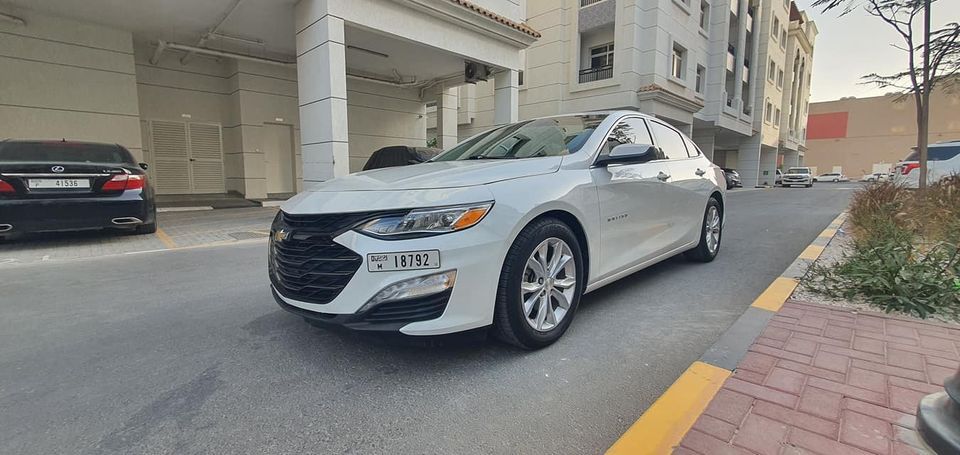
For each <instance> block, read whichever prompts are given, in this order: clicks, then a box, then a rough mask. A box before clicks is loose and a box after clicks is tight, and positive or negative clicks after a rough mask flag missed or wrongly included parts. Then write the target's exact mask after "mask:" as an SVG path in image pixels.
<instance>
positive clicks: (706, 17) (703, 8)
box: [700, 0, 710, 30]
mask: <svg viewBox="0 0 960 455" xmlns="http://www.w3.org/2000/svg"><path fill="white" fill-rule="evenodd" d="M709 25H710V4H709V3H707V1H706V0H700V29H701V30H707V27H708V26H709Z"/></svg>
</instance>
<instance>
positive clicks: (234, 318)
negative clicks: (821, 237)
mask: <svg viewBox="0 0 960 455" xmlns="http://www.w3.org/2000/svg"><path fill="white" fill-rule="evenodd" d="M854 186H855V185H852V184H850V185H842V184H841V185H830V184H821V185H817V186H816V187H814V188H812V189H801V188H796V189H772V190H747V191H740V192H736V193H734V194H731V195H730V197H729V201H728V203H727V207H728V211H729V213H728V221H727V226H726V228H725V232H724V238H723V245H722V250H721V254H720V256H719V258H718V259H717V260H716V261H714V262H713V263H710V264H693V263H689V262H686V261H684V260H683V259H680V258H675V259H672V260H669V261H666V262H664V263H661V264H659V265H657V266H654V267H652V268H650V269H648V270H645V271H641V272H639V273H636V274H634V275H632V276H630V277H627V278H625V279H623V280H621V281H619V282H617V283H615V284H612V285H610V286H607V287H605V288H602V289H600V290H598V291H596V292H594V293H592V294H589V295H588V296H586V297H585V298H584V300H583V303H582V306H581V308H580V312H579V313H578V315H577V319H576V320H575V321H574V324H573V326H572V327H571V328H570V330H569V331H568V332H567V334H566V336H565V337H564V338H563V339H561V340H560V341H559V342H558V343H557V344H555V345H553V346H551V347H549V348H547V349H544V350H541V351H537V352H521V351H518V350H516V349H513V348H511V347H508V346H505V345H503V344H499V343H494V342H463V343H448V344H446V345H443V346H439V347H436V346H416V345H414V346H411V345H396V344H395V343H393V342H388V341H384V340H379V339H370V338H368V337H362V336H357V335H353V334H348V333H341V332H337V331H328V330H321V329H316V328H313V327H311V326H309V325H307V324H305V323H304V322H303V321H302V320H301V319H300V318H298V317H295V316H293V315H291V314H288V313H286V312H284V311H282V310H280V309H279V308H278V307H277V305H276V304H275V303H274V302H273V299H272V298H271V296H270V293H269V290H268V285H267V284H268V281H267V277H266V272H265V248H264V246H263V245H262V244H255V245H250V244H247V245H235V246H226V247H213V248H202V249H188V250H180V251H168V252H157V253H148V254H141V255H133V256H114V257H108V258H99V259H89V260H75V261H66V262H53V263H36V264H25V265H17V266H9V267H4V268H0V314H2V318H0V453H3V454H20V453H31V454H50V453H124V454H128V453H150V454H160V453H178V454H180V453H298V454H302V453H323V454H327V453H330V454H335V453H363V454H367V453H389V454H406V453H410V454H422V453H450V454H471V453H509V454H516V453H565V454H566V453H569V454H586V453H598V452H602V451H603V450H604V449H606V448H607V447H608V446H609V445H610V444H612V443H613V442H614V441H615V440H616V439H617V438H618V437H619V436H620V435H621V434H622V433H623V431H625V430H626V428H627V427H629V426H630V425H631V424H632V423H633V422H634V421H635V420H636V419H637V417H638V416H639V415H640V414H641V413H642V412H643V410H644V409H646V408H647V407H648V406H649V405H650V404H651V403H652V402H653V401H654V400H655V399H656V397H657V396H659V394H660V393H662V392H663V391H664V390H665V389H666V388H667V387H668V386H669V385H670V384H671V383H672V382H673V380H674V379H675V378H676V377H677V376H679V375H680V373H681V372H682V371H683V370H684V369H685V368H686V367H687V366H688V365H689V364H690V363H691V362H692V361H694V360H696V359H697V358H698V357H699V356H700V354H701V353H703V351H704V350H706V349H707V348H708V347H709V346H710V345H711V344H712V343H713V341H714V340H716V338H717V337H718V336H719V335H720V334H721V333H722V332H723V331H724V330H725V329H726V328H727V327H728V326H729V325H730V324H731V323H732V322H733V321H734V320H735V319H736V318H737V316H738V315H739V314H740V313H741V312H743V310H744V309H745V308H746V307H747V306H748V305H749V304H750V303H751V302H752V300H753V299H754V298H755V297H756V296H757V295H759V294H760V292H761V291H762V290H763V289H764V288H765V287H766V286H767V285H768V284H769V283H770V282H771V281H772V280H773V279H774V278H775V277H776V276H777V275H778V274H779V273H780V272H782V271H783V270H784V269H785V268H786V267H787V266H788V265H789V264H790V262H791V261H792V260H793V259H794V258H795V257H796V256H797V255H798V254H799V253H800V252H801V251H802V250H803V248H804V247H805V246H806V245H807V244H808V243H809V242H810V241H812V240H813V239H814V238H815V237H816V236H817V234H818V233H819V232H820V231H821V230H822V229H823V228H824V227H825V226H826V225H827V224H829V222H830V221H831V220H832V219H833V218H834V217H835V216H836V215H837V214H838V213H839V212H841V211H842V210H843V208H844V207H845V206H846V204H847V201H848V199H849V196H850V194H851V191H850V190H849V189H843V188H852V187H854Z"/></svg>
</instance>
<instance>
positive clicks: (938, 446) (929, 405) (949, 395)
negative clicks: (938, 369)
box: [917, 368, 960, 455]
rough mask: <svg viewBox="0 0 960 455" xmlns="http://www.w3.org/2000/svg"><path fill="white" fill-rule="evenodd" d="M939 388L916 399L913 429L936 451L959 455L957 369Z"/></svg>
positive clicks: (959, 385) (959, 374) (959, 379)
mask: <svg viewBox="0 0 960 455" xmlns="http://www.w3.org/2000/svg"><path fill="white" fill-rule="evenodd" d="M943 388H944V391H943V392H937V393H934V394H930V395H927V396H925V397H923V399H921V400H920V405H919V406H918V407H917V431H919V432H920V436H922V437H923V440H924V441H925V442H926V443H927V445H928V446H930V448H931V449H933V451H934V452H936V453H937V454H939V455H947V454H960V368H958V369H957V372H956V374H954V375H953V376H950V377H949V378H947V379H944V380H943Z"/></svg>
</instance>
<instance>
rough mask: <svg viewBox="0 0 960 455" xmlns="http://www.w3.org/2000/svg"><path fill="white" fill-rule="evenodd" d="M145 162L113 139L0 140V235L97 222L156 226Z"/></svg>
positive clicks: (130, 227)
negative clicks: (101, 142) (91, 141)
mask: <svg viewBox="0 0 960 455" xmlns="http://www.w3.org/2000/svg"><path fill="white" fill-rule="evenodd" d="M146 167H147V166H146V164H143V163H140V164H137V162H136V160H134V158H133V155H131V154H130V151H129V150H127V149H125V148H124V147H123V146H120V145H117V144H98V143H89V142H68V141H19V140H5V141H0V237H3V236H8V235H13V234H21V233H27V232H45V231H69V230H83V229H103V228H116V229H123V230H127V231H132V232H136V233H138V234H149V233H153V232H156V230H157V212H156V206H155V205H154V193H153V188H152V187H151V186H150V184H149V183H148V182H147V174H146V172H144V171H145V170H146Z"/></svg>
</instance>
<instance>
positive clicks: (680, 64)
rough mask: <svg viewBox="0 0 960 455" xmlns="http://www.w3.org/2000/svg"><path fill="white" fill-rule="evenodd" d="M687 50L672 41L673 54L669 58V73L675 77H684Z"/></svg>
mask: <svg viewBox="0 0 960 455" xmlns="http://www.w3.org/2000/svg"><path fill="white" fill-rule="evenodd" d="M686 60H687V50H686V49H684V47H683V46H681V45H679V44H677V43H673V54H672V57H671V59H670V75H671V76H673V77H675V78H677V79H681V80H682V79H685V77H684V76H685V74H684V73H686V72H687V62H686Z"/></svg>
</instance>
